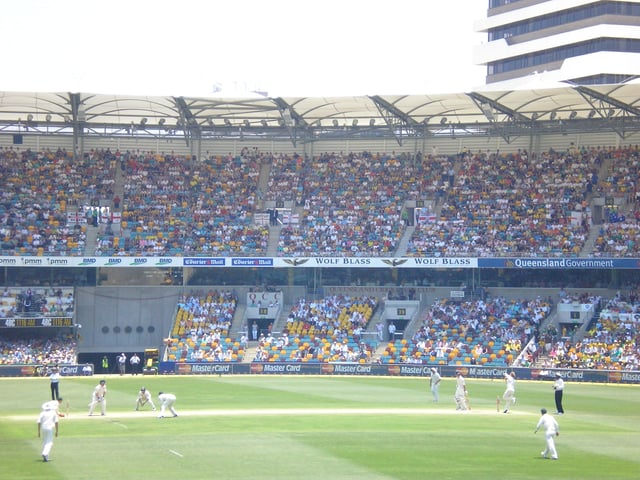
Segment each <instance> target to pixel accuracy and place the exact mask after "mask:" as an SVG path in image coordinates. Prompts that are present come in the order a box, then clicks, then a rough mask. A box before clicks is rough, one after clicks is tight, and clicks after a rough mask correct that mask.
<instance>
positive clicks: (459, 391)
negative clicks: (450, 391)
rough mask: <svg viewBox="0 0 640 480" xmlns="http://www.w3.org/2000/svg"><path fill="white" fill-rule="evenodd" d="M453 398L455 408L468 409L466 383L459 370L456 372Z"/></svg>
mask: <svg viewBox="0 0 640 480" xmlns="http://www.w3.org/2000/svg"><path fill="white" fill-rule="evenodd" d="M453 398H454V400H455V401H456V410H469V403H468V401H469V399H468V398H467V384H466V382H465V381H464V377H463V376H462V372H460V371H457V372H456V394H455V395H454V397H453Z"/></svg>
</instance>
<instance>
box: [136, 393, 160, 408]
mask: <svg viewBox="0 0 640 480" xmlns="http://www.w3.org/2000/svg"><path fill="white" fill-rule="evenodd" d="M147 403H148V404H149V405H151V410H153V411H154V412H155V410H156V406H155V405H154V404H153V400H151V392H150V391H149V390H147V389H146V388H145V387H141V388H140V391H139V392H138V398H137V399H136V411H138V410H140V408H142V407H144V406H145V405H146V404H147Z"/></svg>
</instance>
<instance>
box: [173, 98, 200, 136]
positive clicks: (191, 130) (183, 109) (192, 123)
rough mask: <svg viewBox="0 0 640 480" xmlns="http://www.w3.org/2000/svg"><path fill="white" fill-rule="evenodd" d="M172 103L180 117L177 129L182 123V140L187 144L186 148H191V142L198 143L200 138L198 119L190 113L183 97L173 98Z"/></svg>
mask: <svg viewBox="0 0 640 480" xmlns="http://www.w3.org/2000/svg"><path fill="white" fill-rule="evenodd" d="M174 101H175V102H176V106H177V107H178V112H179V115H180V118H179V119H178V128H180V124H181V123H182V131H183V132H184V140H185V142H186V143H187V146H191V140H193V139H196V140H198V141H199V140H200V138H201V131H200V125H198V119H197V118H196V117H195V115H194V114H193V113H192V112H191V109H190V108H189V105H187V102H185V100H184V98H183V97H174Z"/></svg>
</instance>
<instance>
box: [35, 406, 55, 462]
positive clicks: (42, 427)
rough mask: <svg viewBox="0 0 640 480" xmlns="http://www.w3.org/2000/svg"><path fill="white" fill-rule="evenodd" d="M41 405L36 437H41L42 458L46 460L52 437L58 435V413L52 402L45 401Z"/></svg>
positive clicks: (47, 459) (51, 445)
mask: <svg viewBox="0 0 640 480" xmlns="http://www.w3.org/2000/svg"><path fill="white" fill-rule="evenodd" d="M55 403H56V404H57V403H58V402H55ZM42 407H43V409H42V411H41V412H40V415H39V416H38V437H39V438H40V437H41V438H42V460H43V461H45V462H48V461H49V453H51V448H52V447H53V438H54V436H56V437H57V436H58V414H57V413H56V408H55V405H53V403H52V402H47V403H45V404H44V405H42ZM44 407H47V408H44ZM49 407H54V408H49Z"/></svg>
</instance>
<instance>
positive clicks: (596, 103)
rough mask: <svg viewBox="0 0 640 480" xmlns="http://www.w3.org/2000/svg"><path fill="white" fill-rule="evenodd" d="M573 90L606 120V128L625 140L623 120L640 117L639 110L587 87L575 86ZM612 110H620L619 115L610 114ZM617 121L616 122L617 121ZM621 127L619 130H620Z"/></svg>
mask: <svg viewBox="0 0 640 480" xmlns="http://www.w3.org/2000/svg"><path fill="white" fill-rule="evenodd" d="M574 88H575V90H576V91H577V92H578V93H580V95H582V97H583V98H584V99H585V100H586V101H587V102H588V103H589V104H590V105H591V106H592V107H593V109H594V110H595V111H596V112H598V115H600V116H601V117H602V118H603V119H605V120H608V126H609V127H610V128H611V129H612V130H613V131H614V132H616V133H617V134H618V135H620V137H621V138H625V137H626V134H625V118H628V117H636V118H637V117H640V109H639V108H636V107H634V106H632V105H629V104H628V103H624V102H621V101H619V100H616V99H615V98H612V97H610V96H609V95H605V94H602V93H600V92H598V91H595V90H593V89H591V88H588V87H583V86H576V87H574ZM612 108H616V109H618V110H620V112H621V113H622V114H621V115H617V116H616V115H615V112H614V113H613V114H610V111H611V109H612ZM617 120H618V121H617ZM620 127H621V128H620Z"/></svg>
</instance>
